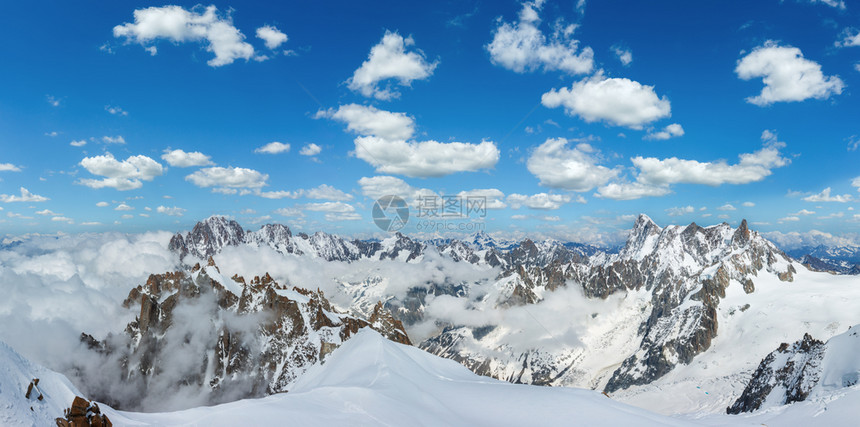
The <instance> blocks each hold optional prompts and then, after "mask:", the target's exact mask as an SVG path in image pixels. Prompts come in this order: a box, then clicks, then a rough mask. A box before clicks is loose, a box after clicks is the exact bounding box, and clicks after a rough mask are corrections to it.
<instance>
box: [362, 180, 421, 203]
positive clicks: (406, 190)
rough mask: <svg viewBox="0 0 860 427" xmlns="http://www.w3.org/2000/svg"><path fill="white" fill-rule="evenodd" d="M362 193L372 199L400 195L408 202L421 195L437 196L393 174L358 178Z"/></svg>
mask: <svg viewBox="0 0 860 427" xmlns="http://www.w3.org/2000/svg"><path fill="white" fill-rule="evenodd" d="M358 185H359V186H360V187H361V193H362V194H364V195H365V196H367V197H369V198H371V199H378V198H380V197H382V196H398V197H401V198H403V199H404V200H406V201H407V202H413V201H415V200H417V199H419V198H421V197H425V196H426V197H431V196H436V193H434V192H433V191H431V190H429V189H426V188H415V187H413V186H411V185H409V184H408V183H406V181H404V180H402V179H400V178H396V177H393V176H374V177H363V178H361V179H359V180H358Z"/></svg>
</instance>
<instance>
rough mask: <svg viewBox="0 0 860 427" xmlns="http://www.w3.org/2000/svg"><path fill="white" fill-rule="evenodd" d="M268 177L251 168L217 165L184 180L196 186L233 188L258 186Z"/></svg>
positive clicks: (262, 184) (196, 172) (264, 183)
mask: <svg viewBox="0 0 860 427" xmlns="http://www.w3.org/2000/svg"><path fill="white" fill-rule="evenodd" d="M268 179H269V175H267V174H263V173H260V172H258V171H255V170H253V169H247V168H237V167H226V168H223V167H219V166H216V167H211V168H204V169H200V170H198V171H195V172H194V173H192V174H191V175H188V176H186V177H185V180H186V181H190V182H191V183H193V184H194V185H196V186H198V187H222V188H227V189H228V190H229V189H235V188H260V187H263V186H264V185H266V180H268ZM213 191H215V190H213ZM234 193H235V192H233V193H231V194H234ZM225 194H226V193H225Z"/></svg>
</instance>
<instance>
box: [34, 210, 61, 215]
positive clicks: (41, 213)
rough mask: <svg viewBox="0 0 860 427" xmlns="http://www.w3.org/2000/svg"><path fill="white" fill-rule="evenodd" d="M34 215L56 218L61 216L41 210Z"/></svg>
mask: <svg viewBox="0 0 860 427" xmlns="http://www.w3.org/2000/svg"><path fill="white" fill-rule="evenodd" d="M36 215H44V216H58V215H62V214H58V213H56V212H53V211H51V210H50V209H43V210H41V211H37V212H36Z"/></svg>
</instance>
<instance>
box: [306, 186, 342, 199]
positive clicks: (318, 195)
mask: <svg viewBox="0 0 860 427" xmlns="http://www.w3.org/2000/svg"><path fill="white" fill-rule="evenodd" d="M302 194H303V195H304V197H307V198H309V199H321V200H334V201H344V200H352V194H348V193H344V192H343V191H341V190H338V189H337V188H334V187H332V186H330V185H327V184H321V185H320V186H319V187H315V188H311V189H309V190H303V191H302Z"/></svg>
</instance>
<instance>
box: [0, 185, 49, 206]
mask: <svg viewBox="0 0 860 427" xmlns="http://www.w3.org/2000/svg"><path fill="white" fill-rule="evenodd" d="M19 191H20V192H21V195H20V196H16V195H14V194H12V195H9V194H0V202H5V203H11V202H44V201H47V200H50V199H48V198H47V197H43V196H40V195H38V194H33V193H31V192H30V190H27V189H26V188H24V187H21V188H20V189H19Z"/></svg>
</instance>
